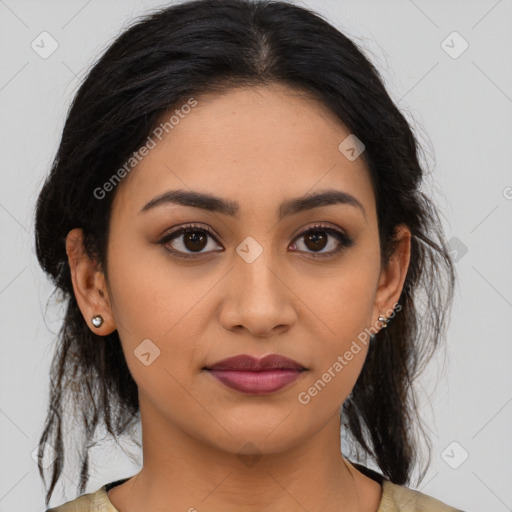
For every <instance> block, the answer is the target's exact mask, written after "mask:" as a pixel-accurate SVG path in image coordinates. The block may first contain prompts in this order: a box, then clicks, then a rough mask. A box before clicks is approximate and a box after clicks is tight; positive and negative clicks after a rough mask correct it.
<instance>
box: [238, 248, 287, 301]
mask: <svg viewBox="0 0 512 512" xmlns="http://www.w3.org/2000/svg"><path fill="white" fill-rule="evenodd" d="M251 244H252V245H251ZM260 247H261V246H260ZM244 250H245V251H247V252H245V253H244V252H243V251H244ZM237 253H238V256H239V260H238V261H237V262H236V263H235V274H236V277H237V279H240V280H241V281H240V282H241V283H242V285H241V287H238V289H239V290H240V291H241V296H240V297H239V299H241V300H243V299H250V300H255V301H257V302H258V301H262V300H263V301H265V303H266V305H271V303H272V302H273V301H275V300H276V299H277V298H278V296H280V295H281V293H282V290H281V286H280V282H279V279H278V278H277V277H276V271H275V270H274V267H275V266H276V265H275V264H274V258H273V256H272V254H271V251H270V249H265V250H263V247H261V249H258V247H255V246H254V244H253V242H251V241H248V242H246V243H245V245H244V244H241V245H240V246H239V248H237ZM245 256H249V257H245Z"/></svg>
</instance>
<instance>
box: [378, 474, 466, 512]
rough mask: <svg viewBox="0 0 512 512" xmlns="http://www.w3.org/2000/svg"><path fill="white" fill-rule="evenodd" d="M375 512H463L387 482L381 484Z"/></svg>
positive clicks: (420, 493) (417, 492)
mask: <svg viewBox="0 0 512 512" xmlns="http://www.w3.org/2000/svg"><path fill="white" fill-rule="evenodd" d="M377 512H463V511H462V510H459V509H457V508H454V507H451V506H450V505H447V504H445V503H442V502H441V501H439V500H436V499H435V498H432V497H431V496H428V495H426V494H423V493H422V492H419V491H414V490H412V489H409V488H408V487H405V486H403V485H397V484H394V483H392V482H390V481H389V480H384V481H383V482H382V499H381V502H380V505H379V509H378V510H377Z"/></svg>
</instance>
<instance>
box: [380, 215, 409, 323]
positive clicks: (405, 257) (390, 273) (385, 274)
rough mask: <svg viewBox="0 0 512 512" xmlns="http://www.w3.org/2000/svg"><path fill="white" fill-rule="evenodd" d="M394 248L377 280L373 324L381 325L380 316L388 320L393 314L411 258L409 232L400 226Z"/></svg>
mask: <svg viewBox="0 0 512 512" xmlns="http://www.w3.org/2000/svg"><path fill="white" fill-rule="evenodd" d="M395 239H396V240H397V242H396V247H395V250H394V252H393V254H392V255H391V256H390V261H389V264H388V266H387V267H386V268H384V269H382V271H381V274H380V279H379V286H378V289H377V293H376V297H375V303H374V310H373V314H374V323H373V324H372V325H382V324H381V323H380V322H379V321H378V317H379V316H380V315H383V316H385V317H386V318H388V317H389V316H390V315H391V314H392V313H393V308H394V307H395V305H396V304H397V302H398V299H399V297H400V294H401V293H402V289H403V286H404V282H405V276H406V274H407V269H408V268H409V261H410V257H411V231H410V230H409V228H407V227H406V226H405V225H403V224H401V225H400V226H398V227H397V229H396V232H395Z"/></svg>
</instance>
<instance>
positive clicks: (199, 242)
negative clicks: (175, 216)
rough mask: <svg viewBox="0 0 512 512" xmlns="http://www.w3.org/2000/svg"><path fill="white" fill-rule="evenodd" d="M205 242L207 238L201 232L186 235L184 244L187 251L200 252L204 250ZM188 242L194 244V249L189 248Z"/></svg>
mask: <svg viewBox="0 0 512 512" xmlns="http://www.w3.org/2000/svg"><path fill="white" fill-rule="evenodd" d="M205 241H206V237H205V236H204V234H203V233H201V232H200V231H192V232H189V233H187V234H186V235H185V242H184V243H185V246H186V247H187V249H190V250H199V251H200V250H201V249H204V247H205ZM188 242H190V243H191V244H192V247H189V245H188Z"/></svg>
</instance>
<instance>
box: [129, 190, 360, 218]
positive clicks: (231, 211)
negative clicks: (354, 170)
mask: <svg viewBox="0 0 512 512" xmlns="http://www.w3.org/2000/svg"><path fill="white" fill-rule="evenodd" d="M169 203H172V204H179V205H182V206H192V207H194V208H201V209H203V210H208V211H212V212H218V213H222V214H224V215H229V216H232V217H237V216H238V214H239V211H240V205H239V204H238V203H237V202H236V201H231V200H228V199H222V198H220V197H217V196H214V195H211V194H207V193H202V192H194V191H188V190H168V191H167V192H164V193H162V194H160V195H158V196H156V197H154V198H153V199H151V201H149V202H148V203H147V204H145V205H144V206H143V207H142V208H141V210H140V212H139V215H140V214H141V213H143V212H147V211H149V210H151V209H153V208H156V207H157V206H161V205H164V204H169ZM333 204H345V205H349V206H353V207H355V208H357V209H359V210H360V211H361V213H362V214H363V216H364V218H365V220H366V210H365V209H364V206H363V205H362V204H361V202H360V201H359V200H358V199H356V198H355V197H354V196H353V195H351V194H349V193H348V192H343V191H341V190H336V189H329V190H324V191H321V192H317V193H313V194H309V195H305V196H302V197H298V198H295V199H289V200H287V201H285V202H283V203H282V204H281V205H280V207H279V212H278V215H279V220H281V219H283V218H284V217H288V216H291V215H295V214H297V213H300V212H303V211H306V210H310V209H313V208H319V207H321V206H329V205H333Z"/></svg>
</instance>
